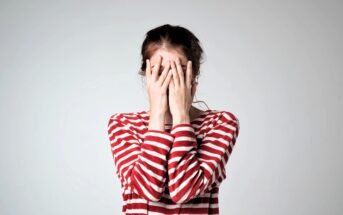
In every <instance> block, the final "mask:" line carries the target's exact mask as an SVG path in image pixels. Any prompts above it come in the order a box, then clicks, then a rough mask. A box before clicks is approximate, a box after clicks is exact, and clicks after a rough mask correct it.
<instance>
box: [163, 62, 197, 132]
mask: <svg viewBox="0 0 343 215" xmlns="http://www.w3.org/2000/svg"><path fill="white" fill-rule="evenodd" d="M170 63H171V70H172V73H173V77H172V79H171V80H170V83H169V109H170V113H171V114H172V118H173V124H174V125H176V124H179V123H190V108H191V106H192V101H193V96H194V92H195V86H193V87H192V80H193V77H192V76H193V73H192V62H191V61H188V62H187V69H186V74H185V73H184V72H183V70H182V66H181V63H180V59H179V58H177V60H176V62H175V61H171V62H170ZM175 64H176V65H175Z"/></svg>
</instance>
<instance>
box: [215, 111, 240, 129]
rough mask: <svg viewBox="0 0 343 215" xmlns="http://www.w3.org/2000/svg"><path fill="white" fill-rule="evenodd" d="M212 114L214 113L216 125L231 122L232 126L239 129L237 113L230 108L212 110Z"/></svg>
mask: <svg viewBox="0 0 343 215" xmlns="http://www.w3.org/2000/svg"><path fill="white" fill-rule="evenodd" d="M210 112H211V114H212V115H214V116H215V117H214V119H215V120H214V122H213V124H214V126H216V125H222V124H230V125H231V126H233V127H235V128H237V130H239V126H240V123H239V119H238V117H237V115H236V114H234V113H233V112H232V111H229V110H211V111H210Z"/></svg>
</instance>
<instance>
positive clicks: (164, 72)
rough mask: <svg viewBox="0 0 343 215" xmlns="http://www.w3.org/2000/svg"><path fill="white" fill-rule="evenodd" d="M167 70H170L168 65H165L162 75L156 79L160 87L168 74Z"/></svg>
mask: <svg viewBox="0 0 343 215" xmlns="http://www.w3.org/2000/svg"><path fill="white" fill-rule="evenodd" d="M169 68H170V65H168V63H167V65H166V67H165V68H164V69H163V71H162V73H161V76H160V77H159V79H158V84H159V85H160V86H161V85H162V84H163V82H164V80H165V78H166V76H167V75H168V74H169Z"/></svg>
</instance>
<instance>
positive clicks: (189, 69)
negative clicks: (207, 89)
mask: <svg viewBox="0 0 343 215" xmlns="http://www.w3.org/2000/svg"><path fill="white" fill-rule="evenodd" d="M192 80H193V71H192V61H190V60H189V61H188V62H187V70H186V82H187V87H191V86H192Z"/></svg>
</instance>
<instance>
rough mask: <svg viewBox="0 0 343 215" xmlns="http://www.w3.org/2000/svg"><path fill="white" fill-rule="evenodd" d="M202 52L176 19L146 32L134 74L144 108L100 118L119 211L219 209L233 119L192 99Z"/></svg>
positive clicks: (203, 211)
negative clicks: (139, 78) (141, 85)
mask: <svg viewBox="0 0 343 215" xmlns="http://www.w3.org/2000/svg"><path fill="white" fill-rule="evenodd" d="M202 52H203V51H202V49H201V47H200V44H199V40H198V39H197V38H196V37H195V36H194V34H193V33H191V32H190V31H189V30H187V29H185V28H183V27H180V26H172V25H168V24H167V25H162V26H160V27H157V28H155V29H152V30H150V31H149V32H147V34H146V38H145V40H144V42H143V44H142V50H141V54H142V66H141V70H140V74H141V75H143V76H145V79H146V83H147V93H148V95H149V104H150V109H149V111H139V112H125V113H115V114H113V115H111V117H110V119H109V122H108V135H109V139H110V143H111V150H112V154H113V158H114V164H115V167H116V173H117V175H118V177H119V179H120V181H121V188H122V198H123V201H124V203H123V206H122V212H123V213H124V214H149V213H150V214H155V213H156V214H157V213H158V214H219V205H218V192H219V185H220V183H221V182H222V181H223V180H224V179H225V178H226V173H225V166H226V163H227V161H228V158H229V156H230V154H231V151H232V149H233V147H234V145H235V142H236V139H237V136H238V132H239V121H238V119H237V118H236V117H235V115H233V114H232V113H231V112H229V111H218V110H210V109H207V110H204V111H202V110H200V109H197V108H195V107H194V106H192V103H193V97H194V94H195V92H196V86H197V82H196V81H195V80H196V78H197V77H198V75H199V68H200V60H201V58H202Z"/></svg>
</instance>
